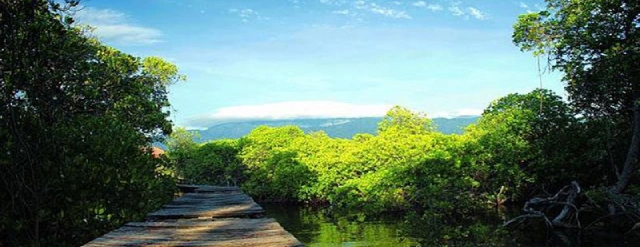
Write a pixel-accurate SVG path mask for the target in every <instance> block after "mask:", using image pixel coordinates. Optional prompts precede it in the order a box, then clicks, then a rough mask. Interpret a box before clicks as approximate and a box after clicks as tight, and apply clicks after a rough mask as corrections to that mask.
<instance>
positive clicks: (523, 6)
mask: <svg viewBox="0 0 640 247" xmlns="http://www.w3.org/2000/svg"><path fill="white" fill-rule="evenodd" d="M520 8H523V9H529V5H527V4H526V3H524V2H520Z"/></svg>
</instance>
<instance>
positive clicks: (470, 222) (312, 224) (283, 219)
mask: <svg viewBox="0 0 640 247" xmlns="http://www.w3.org/2000/svg"><path fill="white" fill-rule="evenodd" d="M260 204H261V205H262V206H263V208H264V209H265V210H266V212H267V217H270V218H275V219H276V220H277V221H278V222H279V223H280V224H281V225H282V226H283V227H284V228H285V229H287V230H288V231H289V232H290V233H291V234H293V235H294V236H296V238H298V239H299V240H300V241H302V242H303V243H305V245H306V246H310V247H315V246H399V247H402V246H640V244H639V243H640V242H636V240H638V238H636V237H633V238H627V239H625V237H624V233H620V232H616V231H612V232H606V233H605V232H603V231H596V232H587V231H583V232H580V231H572V230H564V231H563V230H556V231H548V230H547V229H544V228H535V227H533V226H531V227H527V228H526V230H521V231H508V230H506V229H504V228H502V227H500V226H501V225H502V222H503V221H504V219H505V218H508V217H511V216H512V215H513V214H515V213H517V212H512V213H509V212H496V211H490V212H487V213H486V214H483V215H476V217H474V218H470V219H461V220H457V221H451V220H447V221H446V222H444V221H442V220H438V217H437V216H436V217H434V216H430V215H429V214H428V213H425V214H420V215H417V214H405V215H402V214H385V215H379V216H372V215H368V214H366V213H363V212H356V211H335V210H334V211H331V212H329V210H327V209H323V208H310V207H304V206H296V205H278V204H267V203H260Z"/></svg>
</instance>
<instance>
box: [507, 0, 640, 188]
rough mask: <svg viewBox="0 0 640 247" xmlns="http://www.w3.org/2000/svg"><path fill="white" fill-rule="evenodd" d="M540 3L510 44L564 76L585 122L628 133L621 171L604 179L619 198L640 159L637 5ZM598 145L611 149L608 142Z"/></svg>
mask: <svg viewBox="0 0 640 247" xmlns="http://www.w3.org/2000/svg"><path fill="white" fill-rule="evenodd" d="M546 2H547V8H546V9H545V10H544V11H541V12H539V13H531V14H526V15H522V16H520V18H519V19H518V22H517V23H516V24H515V26H514V34H513V41H514V43H515V44H516V45H518V46H520V47H521V49H522V50H524V51H533V52H534V54H541V53H542V54H545V55H548V56H549V63H550V64H551V65H552V66H553V68H555V69H557V70H559V71H561V72H562V73H564V77H563V80H564V81H565V82H566V83H567V84H566V87H565V88H566V90H567V92H568V94H569V100H570V102H571V104H572V105H573V106H574V107H575V108H576V109H578V110H580V112H581V113H582V114H584V115H585V116H587V117H588V120H589V121H595V122H606V123H607V124H612V125H616V126H617V127H620V129H618V130H615V131H609V133H613V134H620V133H631V135H630V136H632V138H630V139H631V140H630V142H628V143H629V144H627V145H628V146H627V150H628V151H627V157H626V159H625V161H624V162H620V163H623V165H622V167H621V168H618V166H617V165H616V164H611V167H612V168H613V169H611V170H610V171H609V172H607V173H605V174H607V175H610V174H614V175H615V176H616V177H618V179H617V182H616V184H615V186H613V188H612V189H613V190H614V191H615V192H616V193H621V192H623V191H624V190H625V188H626V187H627V185H628V184H629V181H630V179H631V178H632V177H633V176H632V175H635V174H636V170H637V168H636V166H637V163H638V156H639V155H640V106H638V100H639V99H640V84H639V83H638V81H639V80H640V69H638V68H640V63H639V61H640V43H639V42H638V40H639V39H640V19H639V18H638V14H639V13H640V2H638V1H635V0H584V1H574V0H547V1H546ZM616 132H617V133H616ZM592 133H593V132H592ZM610 137H611V136H609V137H607V139H609V138H610ZM624 139H626V138H621V140H624ZM619 140H620V139H619ZM603 144H605V145H607V146H609V148H611V145H609V144H610V142H606V143H603ZM613 153H617V151H616V150H614V151H609V154H610V155H612V156H613ZM613 160H614V158H612V161H613Z"/></svg>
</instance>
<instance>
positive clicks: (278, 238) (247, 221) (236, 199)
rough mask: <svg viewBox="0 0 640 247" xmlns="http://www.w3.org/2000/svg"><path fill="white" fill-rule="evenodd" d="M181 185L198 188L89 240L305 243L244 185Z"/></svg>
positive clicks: (94, 243)
mask: <svg viewBox="0 0 640 247" xmlns="http://www.w3.org/2000/svg"><path fill="white" fill-rule="evenodd" d="M180 186H181V189H184V190H186V191H188V190H190V191H192V192H195V193H186V194H184V195H183V196H182V197H179V198H176V199H175V200H174V201H172V202H170V203H168V204H166V205H164V206H163V207H162V208H161V209H160V210H158V211H155V212H153V213H150V214H148V215H147V220H149V221H146V222H130V223H127V224H125V225H124V226H122V227H121V228H119V229H116V230H114V231H112V232H110V233H107V234H105V235H103V236H102V237H99V238H96V239H94V240H93V241H91V242H89V243H87V244H86V245H83V246H87V247H98V246H266V247H276V246H278V247H280V246H303V245H302V243H301V242H300V241H298V240H297V239H296V238H295V237H294V236H293V235H291V234H290V233H288V232H287V231H286V230H285V229H284V228H282V226H280V224H278V222H277V221H275V220H274V219H266V218H260V217H262V215H263V213H264V210H263V209H262V207H260V205H258V204H257V203H255V202H254V201H253V199H251V197H249V196H247V195H246V194H244V193H242V191H240V190H239V189H238V187H220V186H200V185H180ZM246 217H251V218H246ZM256 217H258V218H256Z"/></svg>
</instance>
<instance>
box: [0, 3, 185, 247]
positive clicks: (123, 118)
mask: <svg viewBox="0 0 640 247" xmlns="http://www.w3.org/2000/svg"><path fill="white" fill-rule="evenodd" d="M76 4H77V3H76V2H73V1H66V5H64V6H63V5H61V4H58V3H55V2H53V1H51V2H50V1H43V0H37V1H12V0H9V1H2V3H1V4H0V12H1V13H2V14H1V15H0V47H2V49H0V70H1V74H2V76H1V77H0V105H2V108H0V139H2V140H3V142H2V145H1V146H0V180H1V181H3V182H2V185H0V201H2V202H3V203H2V204H0V239H1V240H0V241H1V242H0V245H4V244H6V245H8V246H20V245H34V246H77V245H80V244H82V243H84V242H86V241H88V240H90V239H91V238H94V237H96V236H98V235H100V234H103V233H104V232H106V231H108V230H111V229H114V228H115V227H117V226H119V225H121V224H123V223H124V222H127V221H131V220H136V219H140V218H141V217H142V216H143V215H144V214H145V213H146V212H149V211H150V210H152V209H154V208H156V207H158V206H159V205H160V204H162V203H163V202H165V201H167V200H169V199H171V197H172V195H173V190H174V187H175V186H173V180H172V179H171V178H169V177H167V176H165V175H163V174H161V173H159V172H158V171H159V169H161V168H162V167H164V166H166V165H167V164H166V163H164V161H163V160H161V159H154V158H153V157H152V155H151V153H150V151H149V149H148V148H147V147H148V146H149V145H150V143H151V142H153V141H157V140H160V139H162V135H164V134H168V133H169V132H170V131H171V128H170V126H171V123H170V122H169V121H168V120H166V119H167V116H168V114H169V112H168V106H169V102H168V100H167V96H166V95H167V89H166V86H167V85H168V84H170V83H173V82H175V81H176V80H177V79H180V78H179V77H180V76H179V75H177V70H172V69H170V68H171V65H169V64H168V63H166V62H164V61H162V60H161V59H158V58H155V59H154V60H153V61H154V62H153V63H151V62H149V63H146V62H145V63H144V66H143V62H142V61H147V60H142V61H141V59H139V58H136V57H133V56H130V55H127V54H124V53H122V52H120V51H118V50H116V49H113V48H110V47H106V46H104V45H102V44H100V43H99V42H97V41H96V40H92V39H89V38H86V37H85V36H84V35H83V34H82V33H81V31H80V30H78V29H75V28H72V27H71V26H70V24H71V23H72V22H73V21H72V19H71V18H70V17H69V16H68V15H67V13H66V12H65V10H66V9H68V8H70V7H73V6H75V5H76ZM168 68H169V69H168ZM173 68H175V67H173Z"/></svg>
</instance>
